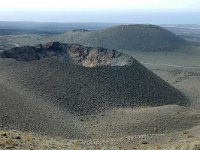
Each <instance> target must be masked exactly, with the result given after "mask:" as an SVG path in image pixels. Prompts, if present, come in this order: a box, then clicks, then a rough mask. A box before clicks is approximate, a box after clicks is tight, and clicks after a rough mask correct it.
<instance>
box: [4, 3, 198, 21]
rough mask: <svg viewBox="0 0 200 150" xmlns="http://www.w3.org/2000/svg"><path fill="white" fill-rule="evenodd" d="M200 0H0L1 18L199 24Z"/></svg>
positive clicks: (5, 19) (8, 19) (14, 19)
mask: <svg viewBox="0 0 200 150" xmlns="http://www.w3.org/2000/svg"><path fill="white" fill-rule="evenodd" d="M198 16H200V0H0V20H1V21H50V22H121V23H123V22H127V23H158V24H159V23H200V19H199V17H198Z"/></svg>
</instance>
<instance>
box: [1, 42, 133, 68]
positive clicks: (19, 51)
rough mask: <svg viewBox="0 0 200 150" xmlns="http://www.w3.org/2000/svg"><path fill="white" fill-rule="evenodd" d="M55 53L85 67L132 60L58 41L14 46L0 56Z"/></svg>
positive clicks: (33, 56)
mask: <svg viewBox="0 0 200 150" xmlns="http://www.w3.org/2000/svg"><path fill="white" fill-rule="evenodd" d="M57 55H60V56H62V57H63V62H65V63H73V64H77V65H82V66H85V67H94V66H102V65H111V66H124V65H130V64H132V62H133V58H132V57H130V56H128V55H126V54H123V53H120V52H118V51H116V50H111V49H105V48H100V47H98V48H94V47H85V46H82V45H79V44H62V43H59V42H52V43H48V44H46V45H38V46H36V47H31V46H24V47H16V48H13V49H11V50H8V51H3V52H1V53H0V57H2V58H14V59H16V60H18V61H33V60H39V59H42V58H45V57H51V56H57Z"/></svg>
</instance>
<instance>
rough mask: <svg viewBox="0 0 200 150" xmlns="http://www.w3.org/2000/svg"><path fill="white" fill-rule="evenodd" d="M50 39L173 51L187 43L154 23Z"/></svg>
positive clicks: (112, 47) (123, 26) (119, 47)
mask: <svg viewBox="0 0 200 150" xmlns="http://www.w3.org/2000/svg"><path fill="white" fill-rule="evenodd" d="M51 38H52V37H51ZM52 39H56V40H58V41H62V42H66V43H80V44H83V45H87V46H95V47H105V48H111V49H120V50H139V51H174V50H177V49H179V48H181V47H185V46H186V45H187V44H188V43H187V42H186V41H185V40H184V39H182V38H180V37H179V36H177V35H175V34H173V33H171V32H170V31H168V30H165V29H163V28H161V27H158V26H155V25H120V26H114V27H110V28H107V29H102V30H97V31H94V32H67V33H65V34H62V35H57V36H55V37H53V38H52Z"/></svg>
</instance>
